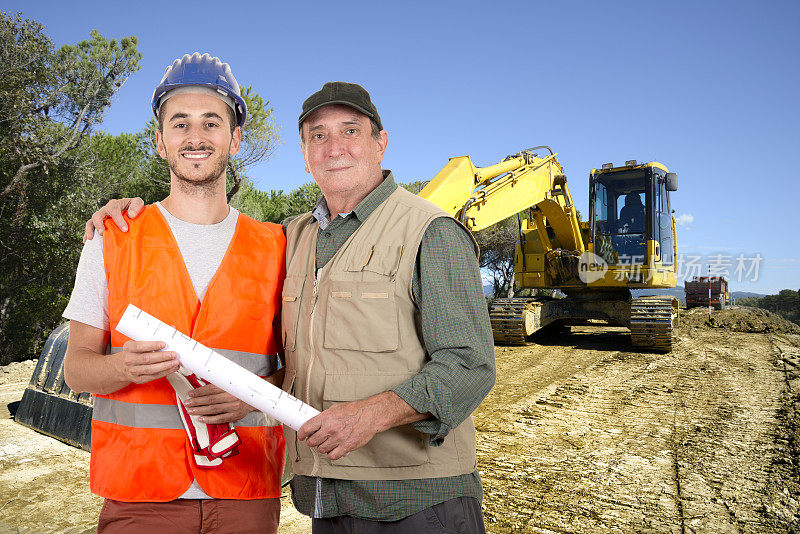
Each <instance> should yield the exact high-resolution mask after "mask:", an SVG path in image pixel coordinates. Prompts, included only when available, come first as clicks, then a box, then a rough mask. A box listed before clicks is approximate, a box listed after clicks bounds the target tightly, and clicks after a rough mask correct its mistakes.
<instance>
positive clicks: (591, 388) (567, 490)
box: [0, 310, 800, 534]
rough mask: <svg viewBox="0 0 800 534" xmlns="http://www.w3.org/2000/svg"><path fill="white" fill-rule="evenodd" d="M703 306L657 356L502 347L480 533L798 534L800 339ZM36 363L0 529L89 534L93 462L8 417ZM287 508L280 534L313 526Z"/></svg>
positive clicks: (480, 415) (12, 444) (601, 344)
mask: <svg viewBox="0 0 800 534" xmlns="http://www.w3.org/2000/svg"><path fill="white" fill-rule="evenodd" d="M703 313H707V312H705V310H695V311H693V312H691V313H689V314H687V315H686V316H685V317H684V324H685V326H683V327H681V329H680V331H679V336H678V337H679V341H678V344H677V347H676V349H675V350H674V351H673V352H672V353H670V354H666V355H664V354H653V353H640V352H631V350H630V346H629V343H628V336H627V334H626V333H625V332H624V331H623V330H621V329H619V330H616V331H610V330H609V329H608V328H599V327H598V328H593V327H586V328H574V329H573V332H572V334H570V335H568V336H561V337H558V338H551V339H538V340H537V341H538V344H536V345H532V346H528V347H518V348H503V347H498V348H497V350H496V355H497V362H498V381H497V385H496V386H495V388H494V390H493V391H492V393H491V394H490V396H489V397H488V398H487V399H486V401H484V403H483V404H482V405H481V407H480V408H479V409H478V411H477V412H476V414H475V421H476V426H477V427H478V464H479V465H478V467H479V469H480V471H481V474H482V477H483V480H484V490H485V499H484V515H485V518H486V524H487V530H488V531H489V532H492V533H498V534H499V533H510V532H532V533H550V532H575V533H589V532H637V533H639V532H659V533H661V532H669V533H673V532H674V533H682V534H683V533H691V532H753V533H756V532H758V533H761V532H767V533H769V532H787V531H799V532H800V529H799V528H798V525H800V516H799V515H798V514H800V483H799V482H800V476H798V471H797V468H798V465H800V464H798V461H799V460H800V402H798V401H799V397H798V392H800V379H799V378H798V372H797V367H798V365H800V335H798V334H797V333H794V332H798V330H797V329H793V327H791V326H790V325H787V324H786V323H783V322H781V321H779V320H776V319H775V318H774V317H769V316H768V315H763V316H762V315H759V314H758V313H756V314H755V315H752V314H751V313H750V312H749V311H745V312H742V311H738V312H737V311H731V310H723V312H715V316H714V317H715V319H716V322H715V323H713V324H712V325H711V326H713V327H710V326H709V325H707V324H706V316H704V315H703ZM742 314H744V315H742ZM17 365H20V364H17ZM6 369H7V368H6ZM32 369H33V367H32V366H30V370H28V371H27V375H26V373H25V372H24V371H25V370H24V369H23V370H22V372H17V371H14V372H13V373H11V372H6V373H5V374H4V373H3V372H2V371H3V368H0V534H3V533H5V532H71V533H79V532H92V531H93V528H92V527H93V523H94V521H95V520H96V517H97V512H98V510H99V504H100V503H99V499H97V498H96V497H93V496H91V494H89V493H88V490H87V487H88V476H87V474H86V470H87V465H88V454H87V453H84V452H82V451H77V450H75V449H73V448H71V447H68V446H66V445H62V444H60V443H58V442H55V441H54V440H51V439H49V438H46V437H44V436H40V435H38V434H36V433H34V432H31V431H29V430H27V429H24V428H23V429H20V427H19V425H17V424H16V423H14V422H13V421H11V420H9V419H8V415H7V412H4V410H5V408H6V405H7V404H8V403H10V402H13V401H14V400H18V399H19V398H20V397H21V392H22V389H23V388H24V384H25V383H26V382H27V378H28V376H30V372H31V371H32ZM12 375H14V376H16V378H14V376H12ZM4 376H5V378H4ZM20 377H22V378H20ZM12 383H16V385H13V386H11V385H10V384H12ZM283 503H284V505H283V509H284V515H283V518H282V527H281V532H286V533H293V534H294V533H301V532H302V533H304V532H309V531H310V523H309V521H308V520H307V519H306V518H303V517H302V516H300V515H299V514H297V512H296V511H294V510H293V509H292V507H291V503H290V502H289V499H288V498H284V499H283Z"/></svg>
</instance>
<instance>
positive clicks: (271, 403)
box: [117, 304, 319, 430]
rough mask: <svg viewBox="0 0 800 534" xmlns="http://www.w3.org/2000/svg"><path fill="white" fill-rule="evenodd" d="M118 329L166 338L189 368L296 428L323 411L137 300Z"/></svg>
mask: <svg viewBox="0 0 800 534" xmlns="http://www.w3.org/2000/svg"><path fill="white" fill-rule="evenodd" d="M117 331H118V332H120V333H121V334H123V335H125V336H127V337H129V338H131V339H133V340H134V341H163V342H164V343H166V344H167V346H166V347H165V348H164V350H170V351H174V352H176V353H177V354H178V359H179V360H180V362H181V365H182V366H184V367H185V368H186V369H189V370H190V371H191V372H193V373H194V374H196V375H197V376H199V377H200V378H203V379H205V380H207V381H209V382H211V383H212V384H214V385H215V386H217V387H218V388H220V389H223V390H225V391H227V392H228V393H230V394H231V395H233V396H234V397H236V398H238V399H240V400H243V401H244V402H246V403H247V404H249V405H250V406H252V407H254V408H256V409H258V410H261V411H262V412H264V413H266V414H267V415H269V416H271V417H273V418H275V419H277V420H278V421H280V422H281V423H283V424H285V425H288V426H290V427H292V428H293V429H295V430H299V429H300V427H301V426H302V425H303V423H305V422H306V421H308V420H309V419H311V418H312V417H314V416H315V415H317V414H319V411H317V410H316V409H314V408H312V407H311V406H309V405H308V404H306V403H304V402H303V401H301V400H300V399H297V398H295V397H292V396H291V395H289V394H288V393H286V392H285V391H283V390H282V389H280V388H277V387H275V386H273V385H272V384H270V383H269V382H267V381H266V380H264V379H263V378H261V377H260V376H258V375H256V374H255V373H251V372H250V371H248V370H247V369H245V368H244V367H242V366H240V365H237V364H235V363H233V362H232V361H230V360H229V359H227V358H226V357H224V356H223V355H221V354H219V353H217V352H214V351H213V350H211V349H210V348H208V347H206V346H204V345H202V344H201V343H199V342H198V341H195V340H194V339H192V338H190V337H189V336H187V335H186V334H184V333H182V332H179V331H178V330H177V329H176V328H174V327H172V326H169V325H168V324H165V323H163V322H162V321H160V320H158V319H157V318H155V317H153V316H152V315H150V314H148V313H146V312H144V311H142V310H140V309H139V308H137V307H136V306H134V305H133V304H128V307H127V308H126V309H125V313H124V314H122V318H121V319H120V321H119V323H118V324H117Z"/></svg>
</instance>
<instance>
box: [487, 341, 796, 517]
mask: <svg viewBox="0 0 800 534" xmlns="http://www.w3.org/2000/svg"><path fill="white" fill-rule="evenodd" d="M574 337H575V336H572V337H570V338H564V339H565V340H568V341H567V342H568V343H570V344H572V342H573V341H574V339H573V338H574ZM681 337H682V339H681V341H680V342H679V344H678V346H677V348H676V350H675V351H673V352H672V353H670V354H667V355H662V354H651V353H637V352H624V351H623V352H615V351H613V350H612V351H605V352H603V351H599V353H597V351H594V352H595V359H594V361H592V359H591V358H588V359H587V358H586V355H585V353H592V352H593V351H592V349H591V348H590V347H591V344H592V342H593V341H592V339H593V336H592V335H591V334H590V335H588V336H587V335H584V336H583V339H581V337H580V335H579V336H578V340H577V344H576V345H575V346H574V347H573V346H565V347H560V348H559V349H560V350H554V347H545V348H544V349H542V348H541V347H536V348H535V350H531V349H530V348H525V349H522V350H523V351H525V350H527V351H528V352H527V353H526V352H522V354H519V353H511V354H507V353H503V352H500V351H501V350H502V349H498V374H499V375H500V374H503V375H504V376H507V375H505V374H504V373H505V372H506V371H505V366H506V365H511V366H513V367H516V368H521V367H524V362H521V361H520V360H523V359H525V357H526V356H527V359H528V360H532V359H534V360H536V367H535V369H536V371H535V372H536V373H547V372H548V370H547V367H546V365H542V361H543V360H546V359H547V358H548V357H549V356H552V354H553V352H560V353H561V361H560V363H558V364H557V367H559V368H561V369H563V368H564V367H565V366H564V364H563V363H562V362H563V359H564V358H566V359H567V360H570V359H571V358H572V357H573V356H574V357H576V359H578V360H579V361H581V362H583V363H584V364H585V365H584V366H582V367H581V368H580V369H577V370H576V372H574V373H573V374H572V375H571V376H568V377H566V378H559V377H555V378H554V380H553V381H552V382H551V383H550V384H549V385H547V386H545V387H539V388H535V387H530V388H529V389H528V395H527V396H524V395H520V396H518V397H517V399H516V400H515V402H513V403H512V405H511V406H504V405H501V404H499V403H500V402H502V400H503V398H505V395H504V394H503V390H504V389H506V386H504V385H502V384H499V388H498V389H497V390H496V392H494V393H493V395H492V396H490V398H488V399H487V401H485V402H484V404H482V405H481V408H480V409H479V411H478V413H476V420H477V421H479V422H480V423H481V424H483V425H484V426H485V421H486V420H487V419H491V416H492V415H493V414H497V413H498V412H506V417H505V418H498V420H497V421H495V423H496V424H498V425H500V426H502V428H498V429H496V431H495V432H494V433H492V434H491V436H487V435H486V433H485V430H484V433H483V434H482V435H481V436H480V437H479V458H480V459H479V468H480V469H481V473H482V476H483V479H484V485H485V492H486V497H485V514H486V519H487V527H488V528H489V530H490V531H492V532H498V533H500V532H785V531H786V530H785V529H786V525H787V522H786V521H787V520H786V518H781V517H779V515H780V514H777V515H776V514H775V513H772V512H770V511H769V506H768V505H765V504H764V496H765V493H767V486H768V484H769V483H770V482H769V481H770V480H772V479H773V478H774V477H773V476H772V475H771V473H773V471H774V469H773V467H772V466H773V465H774V464H775V462H776V461H778V460H779V459H781V458H785V457H787V455H788V451H787V447H786V444H785V443H781V441H780V440H776V435H778V434H779V429H778V425H779V422H778V419H777V414H778V410H779V408H780V406H781V403H782V400H783V393H782V392H783V391H784V389H785V386H784V378H783V373H782V372H781V370H780V369H779V368H778V366H777V365H776V357H775V354H774V352H773V350H772V349H771V345H770V341H769V340H768V338H767V337H766V336H765V335H763V334H738V333H736V334H734V333H731V332H725V331H709V330H708V329H699V328H693V329H690V330H686V331H684V332H683V334H682V336H681ZM790 337H791V336H790ZM594 339H595V340H596V339H597V338H596V335H595V338H594ZM605 341H606V345H608V343H607V341H608V340H607V339H606V340H605ZM610 345H611V346H614V347H617V348H624V349H629V345H628V343H627V338H626V336H624V335H617V336H616V338H615V339H614V341H613V342H612V343H610ZM540 349H542V351H543V352H542V353H541V356H540V353H539V350H540ZM581 357H583V359H581ZM508 360H511V361H510V362H509V361H508ZM523 374H524V373H523ZM528 374H530V373H528ZM515 381H516V380H515ZM528 381H529V382H530V383H532V384H533V385H536V384H539V385H540V386H541V385H542V384H543V383H544V380H543V378H542V377H538V378H537V377H531V376H529V377H528ZM784 485H785V484H784ZM783 489H786V488H783ZM780 492H781V494H782V495H784V496H790V495H791V491H788V492H784V491H782V490H781V491H780ZM790 519H791V518H789V520H790Z"/></svg>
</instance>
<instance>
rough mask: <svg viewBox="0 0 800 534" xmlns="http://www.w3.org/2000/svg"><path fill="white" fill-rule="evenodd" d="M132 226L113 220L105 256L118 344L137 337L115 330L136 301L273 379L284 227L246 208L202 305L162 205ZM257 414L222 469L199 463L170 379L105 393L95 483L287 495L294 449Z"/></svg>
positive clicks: (167, 494)
mask: <svg viewBox="0 0 800 534" xmlns="http://www.w3.org/2000/svg"><path fill="white" fill-rule="evenodd" d="M126 221H127V222H128V228H129V230H128V232H127V233H123V232H121V231H119V229H118V228H117V227H116V226H115V225H114V224H107V225H106V228H107V230H106V232H105V234H104V236H103V256H104V259H105V269H106V278H107V279H108V314H109V319H110V322H111V345H112V350H117V351H118V350H121V349H120V348H121V347H122V345H123V344H124V343H125V342H126V341H128V338H127V337H125V336H123V335H122V334H120V333H119V332H117V331H116V329H115V327H116V325H117V323H118V322H119V320H120V318H121V317H122V314H123V312H124V311H125V308H126V307H127V305H128V304H129V303H132V304H134V305H136V306H138V307H139V308H141V309H142V310H144V311H146V312H147V313H149V314H151V315H153V316H155V317H157V318H159V319H161V320H162V321H164V322H165V323H167V324H170V325H173V326H175V327H176V328H177V329H178V330H179V331H181V332H183V333H185V334H187V335H189V336H190V337H192V338H194V339H196V340H198V341H199V342H200V343H202V344H203V345H206V346H207V347H211V348H213V349H215V350H216V351H217V352H220V353H222V354H223V355H225V356H227V357H228V358H230V359H231V360H233V361H235V362H236V363H238V364H239V365H242V366H244V367H245V368H248V369H249V370H251V371H253V372H255V373H257V374H259V375H260V376H266V375H268V374H271V373H272V372H274V371H275V370H277V368H278V365H279V364H278V355H277V354H278V347H279V345H278V342H276V337H275V336H274V335H273V331H272V328H273V319H274V317H275V315H276V314H277V313H279V311H280V295H281V287H282V284H283V279H284V276H285V270H286V265H285V261H286V260H285V248H286V239H285V237H284V235H283V231H282V228H281V227H280V225H277V224H271V223H260V222H258V221H255V220H253V219H251V218H250V217H247V216H246V215H243V214H239V217H238V222H237V224H236V230H235V232H234V234H233V238H232V240H231V243H230V245H229V246H228V250H227V252H226V253H225V257H224V258H223V260H222V263H221V265H220V266H219V269H218V270H217V272H216V274H215V275H214V278H213V279H212V280H211V282H210V283H209V285H208V290H207V291H206V294H205V296H204V298H203V301H202V303H201V302H200V301H198V300H197V295H196V294H195V291H194V287H193V286H192V282H191V279H190V278H189V273H188V272H187V270H186V265H185V263H184V262H183V258H182V256H181V253H180V251H179V249H178V244H177V242H176V241H175V237H174V236H173V235H172V231H171V230H170V228H169V226H168V225H167V222H166V220H165V219H164V217H163V215H162V214H161V212H160V211H159V209H158V207H156V206H147V207H146V208H145V210H144V212H143V213H142V214H140V215H139V216H138V217H137V218H136V219H130V218H128V217H127V215H126ZM271 424H274V423H268V422H267V419H266V416H265V415H264V414H263V413H262V412H259V411H255V412H251V413H250V414H248V415H247V416H246V417H244V418H243V419H242V420H240V421H237V422H236V423H235V425H236V432H237V433H238V434H239V438H240V439H241V444H240V445H239V454H237V455H236V456H232V457H229V458H226V459H225V460H224V462H223V464H222V466H219V467H213V468H202V467H197V466H196V465H195V463H194V461H193V460H192V457H193V455H192V450H191V447H190V445H189V441H188V438H187V435H186V432H185V431H184V428H183V424H182V422H181V419H180V415H179V414H178V408H177V404H176V400H175V390H174V389H173V388H172V387H171V386H170V384H169V382H167V380H166V379H165V378H160V379H158V380H153V381H151V382H148V383H146V384H129V385H128V386H126V387H124V388H122V389H120V390H119V391H116V392H114V393H112V394H110V395H96V396H95V399H94V410H93V415H92V454H91V462H90V475H91V489H92V492H93V493H96V494H98V495H100V496H102V497H106V498H109V499H114V500H118V501H127V502H143V501H156V502H164V501H170V500H173V499H176V498H178V497H180V496H181V495H182V494H183V493H184V492H185V491H186V490H187V489H188V488H189V485H190V484H191V482H192V479H195V480H197V482H198V483H199V484H200V487H202V488H203V491H205V492H206V493H207V494H208V495H210V496H211V497H214V498H219V499H263V498H271V497H279V496H280V492H281V485H280V481H281V474H282V472H283V465H284V460H285V445H284V440H283V432H282V429H281V427H280V426H270V425H271Z"/></svg>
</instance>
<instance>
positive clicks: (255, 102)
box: [228, 85, 280, 202]
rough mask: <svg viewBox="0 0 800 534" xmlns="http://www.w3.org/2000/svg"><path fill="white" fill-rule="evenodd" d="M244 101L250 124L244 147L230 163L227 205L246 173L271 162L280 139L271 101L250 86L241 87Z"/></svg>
mask: <svg viewBox="0 0 800 534" xmlns="http://www.w3.org/2000/svg"><path fill="white" fill-rule="evenodd" d="M242 98H243V99H244V101H245V103H246V104H247V121H245V123H244V126H242V147H241V149H240V150H239V153H238V154H236V156H234V157H232V158H230V159H229V160H228V202H230V201H231V199H232V198H233V196H234V195H235V194H236V193H237V192H238V191H239V188H240V187H241V186H242V181H243V175H244V173H245V170H246V169H247V168H249V167H252V166H253V165H258V164H259V163H263V162H264V161H266V160H267V159H269V157H270V156H272V154H274V153H275V148H276V147H277V146H278V142H279V139H280V138H279V136H278V128H277V127H276V126H275V122H274V120H273V116H272V112H273V109H272V108H271V107H269V101H265V100H264V99H263V98H261V96H260V95H259V94H258V93H256V92H255V91H253V87H252V86H250V85H248V86H247V87H243V88H242Z"/></svg>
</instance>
